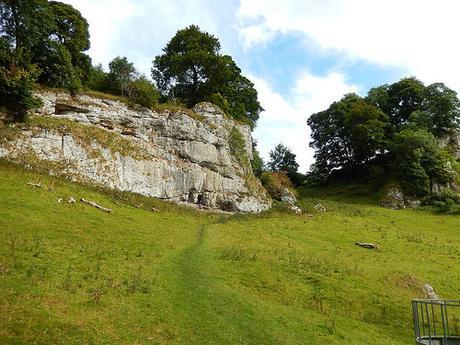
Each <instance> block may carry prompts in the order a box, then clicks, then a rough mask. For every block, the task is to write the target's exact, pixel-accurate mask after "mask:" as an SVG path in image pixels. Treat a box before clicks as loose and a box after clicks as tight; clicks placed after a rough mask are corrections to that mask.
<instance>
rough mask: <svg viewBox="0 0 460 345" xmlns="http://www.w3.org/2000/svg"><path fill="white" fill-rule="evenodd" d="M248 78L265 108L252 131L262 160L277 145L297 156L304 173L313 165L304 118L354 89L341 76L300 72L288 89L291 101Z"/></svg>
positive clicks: (300, 169)
mask: <svg viewBox="0 0 460 345" xmlns="http://www.w3.org/2000/svg"><path fill="white" fill-rule="evenodd" d="M250 79H251V80H252V81H253V82H254V84H255V87H256V88H257V90H258V92H259V100H260V102H261V104H262V107H264V108H265V109H266V110H265V111H264V112H263V113H262V114H261V116H260V119H259V122H258V124H257V127H256V129H255V131H254V137H255V138H256V139H257V140H258V148H259V151H260V153H261V155H262V157H263V158H264V160H265V161H267V159H268V153H269V151H270V150H272V149H273V148H274V147H275V145H277V144H278V143H280V142H281V143H283V144H284V145H285V146H287V147H289V148H291V149H292V150H293V152H294V153H295V154H296V155H297V162H298V163H299V164H300V168H299V171H301V172H306V171H307V170H308V168H309V166H310V164H311V163H313V151H312V150H311V149H309V148H308V143H309V141H310V132H309V130H308V126H307V122H306V121H307V118H308V116H309V115H311V114H312V113H315V112H318V111H321V110H323V109H325V108H327V107H328V106H329V105H330V104H331V103H332V102H334V101H337V100H339V99H340V98H341V97H342V96H343V95H344V94H346V93H350V92H358V91H359V89H358V87H357V86H355V85H350V84H347V83H346V81H345V79H344V76H343V75H341V74H338V73H330V74H328V75H327V76H324V77H319V76H314V75H312V74H310V73H308V72H304V73H303V74H301V75H300V77H299V79H298V80H297V82H296V83H295V85H294V87H293V89H292V90H290V91H291V94H292V98H290V99H286V98H284V97H283V96H282V95H281V94H279V93H277V92H276V91H274V90H273V89H272V88H271V86H270V85H269V83H267V81H265V80H263V79H260V78H257V77H254V76H251V77H250Z"/></svg>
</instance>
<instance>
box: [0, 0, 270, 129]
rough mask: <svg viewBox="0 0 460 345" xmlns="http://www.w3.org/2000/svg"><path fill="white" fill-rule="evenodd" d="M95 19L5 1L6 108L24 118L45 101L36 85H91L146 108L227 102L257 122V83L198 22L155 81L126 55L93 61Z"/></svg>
mask: <svg viewBox="0 0 460 345" xmlns="http://www.w3.org/2000/svg"><path fill="white" fill-rule="evenodd" d="M89 48H90V39H89V31H88V22H87V21H86V19H85V18H84V17H83V16H82V15H81V13H80V12H79V11H78V10H76V9H75V8H73V7H72V6H71V5H68V4H64V3H62V2H58V1H47V0H3V1H1V2H0V106H1V107H3V110H6V111H8V112H10V113H12V114H14V116H15V119H16V120H21V119H24V116H25V115H26V113H27V111H28V110H29V109H31V108H33V107H35V106H37V104H38V100H37V99H35V98H34V97H33V90H34V87H35V85H36V84H37V83H38V84H41V85H45V86H49V87H53V88H64V89H68V90H69V91H71V92H73V93H76V92H79V91H80V90H81V89H91V90H96V91H102V92H106V93H111V94H114V95H119V96H123V97H126V98H127V99H128V100H130V101H132V102H134V103H138V104H140V105H143V106H146V107H152V106H154V105H155V104H156V103H158V102H175V103H179V104H183V105H185V106H188V107H192V106H194V105H195V104H196V103H198V102H201V101H210V102H213V103H215V104H217V105H218V106H220V107H221V108H222V109H223V110H224V111H225V112H226V113H227V114H228V115H230V116H232V117H233V118H235V119H236V120H239V121H241V122H244V123H246V124H248V125H250V126H251V127H252V128H253V127H254V126H255V124H256V121H257V119H258V118H259V114H260V112H261V111H262V110H263V109H262V107H261V106H260V103H259V102H258V100H257V91H256V90H255V88H254V85H253V84H252V82H251V81H250V80H249V79H247V78H246V77H244V76H243V75H242V74H241V70H240V69H239V68H238V66H237V65H236V63H235V62H234V61H233V59H232V58H231V57H230V56H228V55H221V54H220V43H219V40H218V39H217V38H216V37H214V36H213V35H211V34H209V33H206V32H203V31H201V30H200V29H199V27H198V26H195V25H192V26H189V27H187V28H185V29H183V30H179V31H178V32H177V33H176V35H175V36H174V37H173V38H172V39H171V40H170V41H169V43H168V44H167V45H166V47H165V48H164V49H163V54H161V55H159V56H157V57H155V59H154V61H153V68H152V78H153V81H154V82H151V81H150V80H149V79H148V78H147V77H146V76H144V75H141V74H140V73H139V72H138V71H137V70H136V68H135V67H134V65H133V63H131V62H130V61H128V59H127V58H126V57H116V58H114V59H113V60H112V61H111V62H110V63H109V66H108V67H109V70H108V72H106V71H105V70H104V68H103V67H102V66H101V65H98V66H93V65H92V62H91V59H90V57H89V56H88V55H87V54H86V52H87V51H88V49H89Z"/></svg>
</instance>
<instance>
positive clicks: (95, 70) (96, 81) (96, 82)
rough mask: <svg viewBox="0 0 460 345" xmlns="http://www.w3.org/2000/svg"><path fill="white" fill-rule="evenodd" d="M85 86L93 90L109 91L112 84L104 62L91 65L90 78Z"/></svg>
mask: <svg viewBox="0 0 460 345" xmlns="http://www.w3.org/2000/svg"><path fill="white" fill-rule="evenodd" d="M85 86H86V87H87V88H89V89H91V90H95V91H101V92H107V91H109V90H110V84H109V80H108V76H107V73H106V72H105V71H104V68H103V67H102V64H99V65H97V66H94V67H93V66H91V68H90V73H89V78H88V80H87V82H86V83H85Z"/></svg>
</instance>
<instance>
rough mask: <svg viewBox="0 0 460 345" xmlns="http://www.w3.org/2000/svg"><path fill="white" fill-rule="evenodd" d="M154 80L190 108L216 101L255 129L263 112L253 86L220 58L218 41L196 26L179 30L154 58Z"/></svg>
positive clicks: (161, 89)
mask: <svg viewBox="0 0 460 345" xmlns="http://www.w3.org/2000/svg"><path fill="white" fill-rule="evenodd" d="M152 76H153V79H154V80H155V82H156V84H157V87H158V89H159V90H160V91H161V92H162V93H163V95H164V96H166V97H169V98H173V99H177V100H179V101H181V102H183V103H185V104H186V105H187V106H193V105H195V104H196V103H198V102H201V101H214V103H217V105H219V106H221V107H222V108H223V110H225V111H227V112H228V113H229V115H232V116H233V117H234V118H236V119H238V120H242V121H244V122H247V123H248V124H250V125H251V126H252V127H253V126H254V125H255V122H256V121H257V119H258V117H259V113H260V112H261V111H262V110H263V109H262V107H261V106H260V104H259V102H258V100H257V91H256V90H255V89H254V85H253V84H252V83H251V82H250V81H249V80H248V79H247V78H245V77H244V76H242V75H241V70H240V69H239V68H238V67H237V66H236V64H235V62H234V61H233V60H232V58H231V57H230V56H222V55H221V54H220V43H219V40H218V39H217V38H216V37H214V36H213V35H211V34H209V33H207V32H203V31H201V30H200V28H199V27H198V26H196V25H191V26H189V27H187V28H185V29H182V30H179V31H178V32H177V33H176V35H175V36H174V37H173V38H172V39H171V40H170V41H169V42H168V44H167V45H166V47H165V48H164V49H163V54H162V55H158V56H157V57H155V59H154V61H153V68H152ZM216 100H217V101H216Z"/></svg>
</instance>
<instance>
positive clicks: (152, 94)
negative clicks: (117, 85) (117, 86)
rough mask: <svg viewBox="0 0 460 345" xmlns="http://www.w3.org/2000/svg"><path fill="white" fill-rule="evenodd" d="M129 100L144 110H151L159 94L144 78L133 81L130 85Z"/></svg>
mask: <svg viewBox="0 0 460 345" xmlns="http://www.w3.org/2000/svg"><path fill="white" fill-rule="evenodd" d="M130 89H131V92H130V95H129V99H130V100H132V101H133V102H135V103H137V104H140V105H142V106H144V107H146V108H152V107H153V106H154V105H155V104H157V103H158V99H159V97H160V93H159V92H158V90H157V89H156V88H155V86H154V85H153V84H152V83H151V82H150V81H149V80H148V79H147V78H146V77H144V76H141V77H140V78H138V79H136V80H134V81H133V82H131V85H130Z"/></svg>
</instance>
